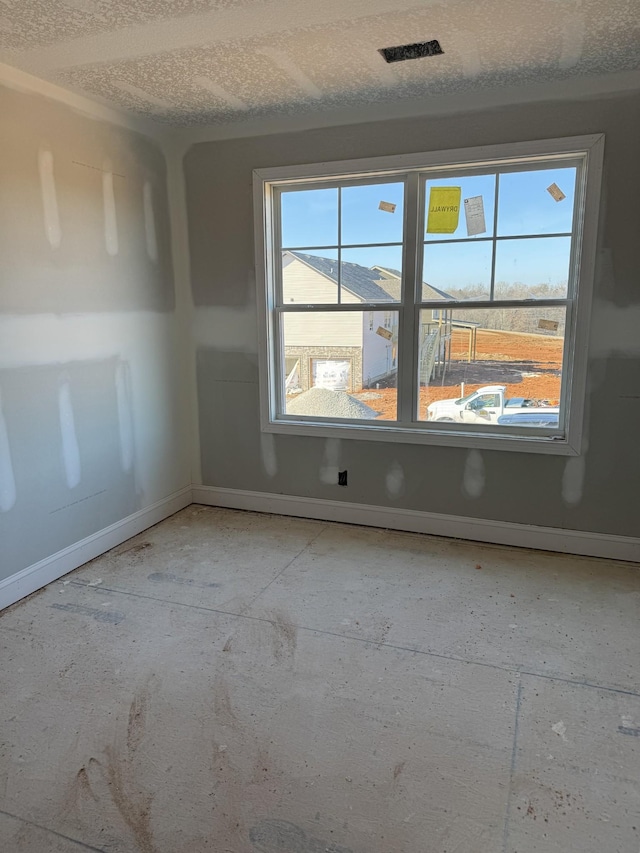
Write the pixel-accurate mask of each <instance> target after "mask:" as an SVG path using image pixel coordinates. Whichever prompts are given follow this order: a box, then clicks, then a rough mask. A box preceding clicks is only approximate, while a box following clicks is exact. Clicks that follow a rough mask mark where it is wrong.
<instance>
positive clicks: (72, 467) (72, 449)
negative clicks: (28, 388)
mask: <svg viewBox="0 0 640 853" xmlns="http://www.w3.org/2000/svg"><path fill="white" fill-rule="evenodd" d="M58 410H59V415H60V434H61V437H62V463H63V465H64V471H65V475H66V478H67V486H68V487H69V488H70V489H75V487H76V486H77V485H79V484H80V480H81V479H82V466H81V464H80V448H79V446H78V436H77V434H76V422H75V417H74V414H73V403H72V401H71V387H70V385H69V379H68V377H64V378H63V379H62V381H61V383H60V388H59V389H58Z"/></svg>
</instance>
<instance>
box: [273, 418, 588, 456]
mask: <svg viewBox="0 0 640 853" xmlns="http://www.w3.org/2000/svg"><path fill="white" fill-rule="evenodd" d="M262 432H268V433H275V434H279V435H308V436H315V437H317V438H345V439H356V440H358V441H385V442H390V443H396V444H423V445H425V444H427V445H429V444H430V445H435V446H439V447H462V448H465V449H476V450H500V451H511V452H516V453H543V454H550V455H553V456H579V455H580V449H579V447H576V446H574V445H573V444H572V443H570V441H569V439H568V438H564V437H562V438H560V437H553V436H550V435H539V436H537V437H535V438H530V437H529V436H527V435H514V434H512V433H511V434H507V433H505V434H498V433H496V432H491V433H488V434H482V433H479V432H474V431H471V430H469V431H466V430H465V431H462V430H460V429H455V430H444V429H434V428H433V427H426V426H425V427H424V428H420V427H413V426H399V425H397V424H393V425H389V426H383V425H382V424H381V423H376V424H375V426H374V425H369V424H367V425H366V426H364V425H363V424H362V423H357V424H349V423H341V424H335V423H331V424H329V423H323V422H321V421H312V420H305V421H302V420H293V419H290V420H289V419H287V420H277V421H268V422H266V423H263V424H262Z"/></svg>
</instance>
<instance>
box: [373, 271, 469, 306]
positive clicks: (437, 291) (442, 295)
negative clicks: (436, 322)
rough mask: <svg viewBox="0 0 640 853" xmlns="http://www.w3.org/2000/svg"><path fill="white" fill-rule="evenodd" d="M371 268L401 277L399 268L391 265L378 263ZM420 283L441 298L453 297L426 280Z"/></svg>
mask: <svg viewBox="0 0 640 853" xmlns="http://www.w3.org/2000/svg"><path fill="white" fill-rule="evenodd" d="M373 269H374V270H379V271H380V272H382V273H383V274H384V273H385V272H388V273H390V274H391V275H393V276H396V277H397V278H399V279H401V278H402V273H401V272H400V270H394V269H391V267H381V266H380V265H379V264H378V265H377V266H375V267H373ZM422 285H423V287H428V288H429V290H432V291H433V292H434V293H435V294H437V295H438V296H440V297H441V298H442V299H453V296H451V295H450V294H449V293H447V292H446V291H444V290H439V289H438V288H437V287H434V286H433V285H432V284H427V282H426V281H423V282H422Z"/></svg>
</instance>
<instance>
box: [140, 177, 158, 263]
mask: <svg viewBox="0 0 640 853" xmlns="http://www.w3.org/2000/svg"><path fill="white" fill-rule="evenodd" d="M142 209H143V211H144V236H145V240H146V244H147V255H148V256H149V260H150V261H153V263H154V264H157V263H158V238H157V235H156V215H155V210H154V206H153V187H152V185H151V181H145V182H144V185H143V187H142Z"/></svg>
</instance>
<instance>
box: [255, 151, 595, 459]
mask: <svg viewBox="0 0 640 853" xmlns="http://www.w3.org/2000/svg"><path fill="white" fill-rule="evenodd" d="M603 146H604V140H603V137H602V136H590V137H579V138H570V139H559V140H558V139H556V140H547V141H542V142H535V143H528V144H515V145H507V146H493V147H488V148H480V149H464V150H458V151H451V152H436V153H430V154H422V155H403V156H398V157H384V158H376V159H370V160H360V161H348V162H338V163H323V164H317V165H310V166H301V167H291V168H288V167H285V168H274V169H264V170H258V171H256V172H255V173H254V190H255V209H256V263H257V270H258V287H259V302H260V306H261V314H260V323H261V330H262V333H263V334H262V340H261V350H262V351H261V406H262V428H263V430H266V431H272V432H283V433H296V434H310V435H321V436H344V437H357V438H366V439H373V440H378V441H380V440H389V441H398V440H399V441H411V442H424V443H439V444H450V445H458V446H466V447H499V448H502V449H510V450H523V451H534V452H550V453H564V454H576V453H579V452H580V440H581V432H582V411H583V402H584V387H585V376H586V348H587V336H588V322H589V308H590V302H591V290H592V279H593V267H594V257H595V243H596V227H597V219H598V207H599V192H600V176H601V170H602V157H603Z"/></svg>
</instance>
